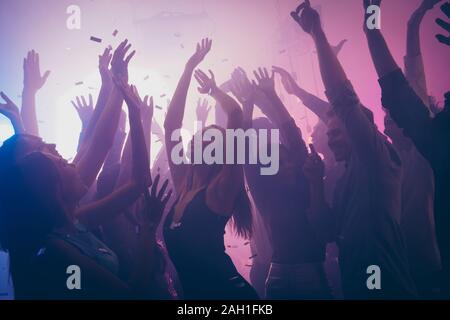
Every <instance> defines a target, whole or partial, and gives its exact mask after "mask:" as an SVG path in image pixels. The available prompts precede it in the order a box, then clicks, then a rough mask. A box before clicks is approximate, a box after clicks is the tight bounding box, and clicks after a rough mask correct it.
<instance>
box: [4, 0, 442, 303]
mask: <svg viewBox="0 0 450 320" xmlns="http://www.w3.org/2000/svg"><path fill="white" fill-rule="evenodd" d="M439 2H441V1H440V0H423V2H422V3H421V5H420V6H419V7H418V8H417V9H416V10H415V11H414V13H413V15H412V16H411V18H410V20H409V21H408V31H407V39H406V44H407V45H406V55H405V59H404V68H403V70H402V68H401V67H400V66H399V65H398V64H397V63H396V61H395V60H394V58H393V56H392V54H391V52H390V49H389V46H388V44H387V42H386V41H385V39H384V36H383V32H382V31H383V30H381V29H373V30H372V29H368V27H367V26H366V25H364V26H363V28H362V29H363V30H361V32H364V33H365V35H366V39H367V44H368V48H369V51H370V55H371V57H372V61H373V65H374V67H375V70H376V72H377V75H378V78H379V86H380V88H381V91H382V99H381V104H382V106H383V111H384V113H385V118H384V120H385V130H384V132H380V131H379V130H378V128H377V126H376V124H375V122H374V116H373V113H372V111H370V108H368V107H366V106H364V105H362V104H361V102H360V100H359V98H358V94H357V92H356V91H355V90H354V88H353V86H352V83H351V82H350V81H349V79H348V77H347V75H346V73H345V71H344V69H343V67H342V65H341V63H340V62H339V59H338V53H339V49H340V47H342V45H341V46H338V47H334V46H332V45H330V43H329V41H328V39H327V35H326V33H325V31H324V30H323V28H322V24H321V20H320V15H319V13H318V12H317V11H316V10H315V9H314V8H313V7H312V6H311V4H310V1H305V2H304V3H302V4H300V5H299V6H298V7H297V8H296V9H295V10H294V11H293V12H291V16H292V18H293V22H292V23H297V24H298V25H299V29H300V30H302V31H299V32H305V33H307V34H309V35H310V36H311V38H312V40H313V42H314V44H315V48H316V51H317V57H318V61H319V66H320V74H321V78H322V81H323V84H324V87H325V90H326V97H327V100H326V101H325V100H323V99H321V98H318V97H317V96H315V95H313V94H311V93H309V92H307V91H306V90H304V89H303V88H301V87H300V85H299V84H298V83H296V80H295V79H294V77H293V76H292V73H291V72H293V71H295V70H290V71H287V70H285V69H283V68H281V67H276V66H274V67H272V69H271V70H267V69H266V68H259V69H258V70H256V71H254V72H253V73H252V76H251V77H250V78H249V77H248V75H247V72H246V71H245V70H244V69H243V68H240V67H238V68H236V69H235V70H234V71H232V73H231V76H230V79H229V80H228V81H226V82H225V83H224V84H223V85H218V84H217V83H216V79H215V77H214V73H213V72H212V71H209V72H204V71H202V70H201V69H199V66H200V65H201V63H202V61H203V60H204V59H205V57H206V56H207V55H208V54H210V51H212V52H214V50H213V44H212V40H210V39H208V38H205V39H203V40H201V42H199V43H198V44H197V47H196V50H195V52H194V53H193V54H192V56H191V57H190V58H189V60H188V61H187V62H186V64H185V68H184V70H183V71H182V74H181V77H180V79H179V82H178V85H177V87H176V89H175V92H174V94H173V96H172V98H171V100H170V103H169V106H168V110H167V114H166V117H165V119H164V125H163V126H161V127H162V128H161V127H160V126H159V125H158V123H157V122H156V121H155V120H154V119H153V109H154V102H153V98H152V97H148V96H145V97H143V98H142V96H141V95H140V94H139V93H138V90H137V89H136V87H135V86H133V85H132V84H129V81H128V65H129V63H130V61H131V60H132V58H133V56H134V54H135V51H132V49H131V44H130V43H129V42H128V41H127V40H124V41H123V42H121V43H120V44H119V45H118V47H117V48H116V49H115V50H112V49H111V48H107V49H105V50H104V52H103V54H101V55H100V56H99V72H100V76H101V88H100V91H99V93H98V98H97V99H96V101H95V104H94V101H93V98H92V96H89V97H77V98H76V99H75V100H74V101H73V102H72V104H73V106H74V108H75V109H76V111H77V112H78V115H79V117H80V120H81V123H82V130H81V133H80V136H79V144H78V150H77V153H76V156H75V157H74V159H73V160H72V161H71V162H69V161H67V160H66V159H64V158H63V157H62V156H61V155H60V154H59V153H58V152H57V146H55V145H53V144H47V143H45V142H44V141H43V140H42V139H41V138H40V136H39V127H38V121H37V117H36V94H37V92H38V91H39V90H40V89H41V88H42V87H43V86H44V85H45V83H46V80H47V77H48V76H49V72H44V73H43V74H42V73H41V71H40V63H39V55H38V53H36V52H35V51H30V52H28V55H27V56H26V58H25V59H24V63H23V70H24V88H23V95H22V107H21V108H20V110H19V108H18V107H17V106H16V105H15V104H14V102H13V101H12V100H11V99H10V98H9V97H8V96H7V95H6V94H5V93H3V92H2V93H1V97H2V99H3V100H4V102H3V103H0V113H1V114H3V115H4V116H6V117H7V118H8V119H9V120H10V121H11V124H12V126H13V128H14V131H15V134H14V135H13V136H12V137H11V138H9V139H8V140H6V141H5V142H4V143H3V145H2V146H1V148H0V248H1V249H2V250H4V251H6V252H7V253H8V254H9V261H10V273H11V277H12V281H13V285H14V295H15V298H16V299H221V300H229V299H233V300H240V299H246V300H252V299H290V300H292V299H334V298H344V299H441V298H444V299H448V298H450V92H448V93H447V94H446V96H445V105H444V106H443V107H442V106H441V107H439V106H438V105H437V104H436V99H435V98H432V97H430V96H429V93H428V89H427V84H426V77H425V71H424V70H425V68H424V64H423V59H422V55H421V46H420V25H421V22H422V20H423V18H424V16H425V15H426V13H427V12H428V11H429V10H430V9H432V8H433V7H434V6H435V5H437V4H438V3H439ZM362 4H363V6H362V7H361V14H362V15H363V14H364V15H367V13H366V12H367V10H366V9H367V8H368V7H369V6H370V5H379V6H381V5H382V4H381V0H363V1H362ZM441 9H442V12H443V13H444V14H445V15H446V16H447V17H448V18H450V3H448V2H446V3H444V4H442V6H441ZM363 10H364V11H363ZM438 24H439V25H440V26H441V27H442V28H443V29H444V30H443V33H444V32H446V31H448V32H450V24H449V23H448V22H446V21H444V20H442V19H438ZM429 36H433V35H429ZM438 40H439V41H440V42H441V43H442V46H443V48H445V50H448V49H447V47H446V46H450V37H448V36H447V35H438V36H437V40H436V41H438ZM249 74H250V73H249ZM253 76H254V79H253V80H252V79H251V78H253ZM275 77H279V78H280V79H281V83H282V85H283V87H284V89H285V90H286V92H287V93H288V94H290V95H293V96H295V97H297V98H298V99H299V100H300V101H301V102H302V103H303V104H304V106H305V107H306V108H308V109H309V110H310V111H311V112H313V113H314V114H316V115H317V116H318V118H319V121H318V123H317V125H316V126H315V128H314V130H313V134H312V143H309V142H310V141H308V142H305V138H304V136H302V132H301V130H300V129H299V128H298V127H297V125H296V122H295V120H294V118H293V116H292V115H291V114H290V113H289V111H288V108H287V107H286V106H285V105H284V103H283V102H282V100H281V99H280V95H279V93H277V91H276V89H275ZM192 78H195V80H196V81H197V83H198V91H199V93H200V94H203V95H209V96H210V97H211V98H212V99H213V100H214V101H215V106H214V107H213V110H214V112H215V115H216V116H215V123H214V124H213V125H211V126H206V127H203V128H200V130H199V131H198V132H197V133H195V135H202V134H203V133H204V132H205V131H206V130H207V129H210V128H214V129H217V130H219V131H220V132H224V131H225V129H242V130H246V129H249V128H254V129H269V130H270V129H278V130H279V136H280V142H279V144H277V147H278V148H279V171H278V173H277V174H275V175H261V174H260V169H261V167H262V166H263V164H262V163H260V162H258V163H256V164H223V163H214V164H205V163H203V164H197V163H182V164H178V163H175V162H174V161H173V159H172V156H171V155H172V154H173V152H180V153H183V154H186V155H187V156H188V157H189V156H190V155H189V154H190V153H192V150H193V148H194V147H193V144H190V145H189V147H188V148H187V149H186V150H178V149H177V145H176V142H174V141H173V139H172V138H171V137H172V135H173V134H174V132H175V131H176V130H178V129H180V128H182V127H183V118H184V117H185V113H186V112H185V111H186V110H185V109H186V101H187V96H188V91H189V88H190V85H191V81H192ZM375 85H376V84H374V86H375ZM124 106H126V108H127V111H128V112H127V113H125V112H124V110H123V108H124ZM255 107H256V108H258V109H259V110H260V111H261V112H262V114H263V115H264V116H262V117H254V115H253V114H254V108H255ZM210 109H211V107H209V106H208V103H207V102H205V101H202V100H199V103H198V106H197V112H196V115H197V118H198V120H199V121H201V122H202V123H205V122H206V118H207V116H208V112H209V110H210ZM127 121H128V123H129V130H128V133H126V129H125V128H126V122H127ZM152 134H155V135H157V136H158V138H159V140H160V141H161V142H162V144H163V147H162V148H161V150H160V151H159V153H158V155H157V157H156V160H155V161H154V163H153V165H152V166H150V160H149V154H150V149H151V140H152V139H151V137H152ZM269 141H270V140H269ZM210 143H211V142H210V141H204V142H203V145H202V147H207V146H208V145H209V144H210ZM246 147H249V146H248V145H246ZM268 148H269V149H271V148H274V146H271V145H270V142H269V143H268ZM227 225H231V230H233V232H235V234H236V235H237V236H239V237H243V238H245V239H248V241H251V244H252V248H262V249H261V250H262V251H264V250H265V251H267V252H269V251H270V254H269V258H268V260H269V261H268V262H265V261H260V262H258V259H255V262H254V264H253V266H252V269H251V272H250V281H247V280H246V279H245V278H244V277H243V276H242V275H241V274H240V273H239V272H238V270H237V268H236V266H235V265H234V263H233V261H232V259H231V258H230V256H228V254H227V253H226V250H225V245H224V233H225V229H226V226H227ZM68 266H77V267H79V269H80V270H81V275H82V287H81V289H80V290H71V289H69V288H68V286H67V278H68V273H67V268H68ZM370 266H376V267H377V268H378V270H379V272H380V281H381V286H380V287H378V288H371V287H370V285H368V277H369V276H370V273H368V268H369V267H370Z"/></svg>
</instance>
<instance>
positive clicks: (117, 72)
mask: <svg viewBox="0 0 450 320" xmlns="http://www.w3.org/2000/svg"><path fill="white" fill-rule="evenodd" d="M130 48H131V44H129V43H128V40H126V39H125V40H124V41H122V42H121V43H120V44H119V46H118V47H117V49H116V50H115V51H114V54H113V56H112V61H111V71H112V74H113V75H114V76H115V77H116V78H122V79H123V80H124V81H125V82H128V64H129V63H130V60H131V58H133V56H134V54H135V53H136V51H134V50H133V51H132V52H131V53H130V54H129V55H128V56H126V55H127V52H128V50H130Z"/></svg>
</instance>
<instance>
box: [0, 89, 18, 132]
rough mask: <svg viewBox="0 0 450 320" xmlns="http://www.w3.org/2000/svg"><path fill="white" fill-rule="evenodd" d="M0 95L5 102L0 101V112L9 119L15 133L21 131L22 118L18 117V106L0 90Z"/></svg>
mask: <svg viewBox="0 0 450 320" xmlns="http://www.w3.org/2000/svg"><path fill="white" fill-rule="evenodd" d="M0 96H1V97H2V98H3V100H5V102H6V103H0V114H3V115H4V116H5V117H7V118H8V119H9V120H10V121H11V123H12V125H13V127H14V131H15V132H16V133H22V132H23V131H24V130H23V125H22V119H21V117H20V112H19V108H18V107H17V106H16V104H15V103H14V102H12V100H11V99H9V98H8V96H7V95H6V94H5V93H3V92H0Z"/></svg>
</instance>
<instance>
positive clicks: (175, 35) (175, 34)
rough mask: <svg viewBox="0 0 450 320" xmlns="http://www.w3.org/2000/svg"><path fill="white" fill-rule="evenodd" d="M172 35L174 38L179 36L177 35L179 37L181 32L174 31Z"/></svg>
mask: <svg viewBox="0 0 450 320" xmlns="http://www.w3.org/2000/svg"><path fill="white" fill-rule="evenodd" d="M173 36H174V37H176V38H179V37H181V33H178V32H177V33H174V34H173Z"/></svg>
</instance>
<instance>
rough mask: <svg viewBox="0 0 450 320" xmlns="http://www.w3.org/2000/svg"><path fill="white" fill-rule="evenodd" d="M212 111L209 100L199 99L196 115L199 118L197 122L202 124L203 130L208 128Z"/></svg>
mask: <svg viewBox="0 0 450 320" xmlns="http://www.w3.org/2000/svg"><path fill="white" fill-rule="evenodd" d="M210 110H211V106H209V105H208V100H206V99H201V98H198V101H197V108H196V109H195V114H196V116H197V121H199V122H200V123H201V124H202V129H203V128H204V127H205V126H206V121H207V120H208V114H209V111H210Z"/></svg>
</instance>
